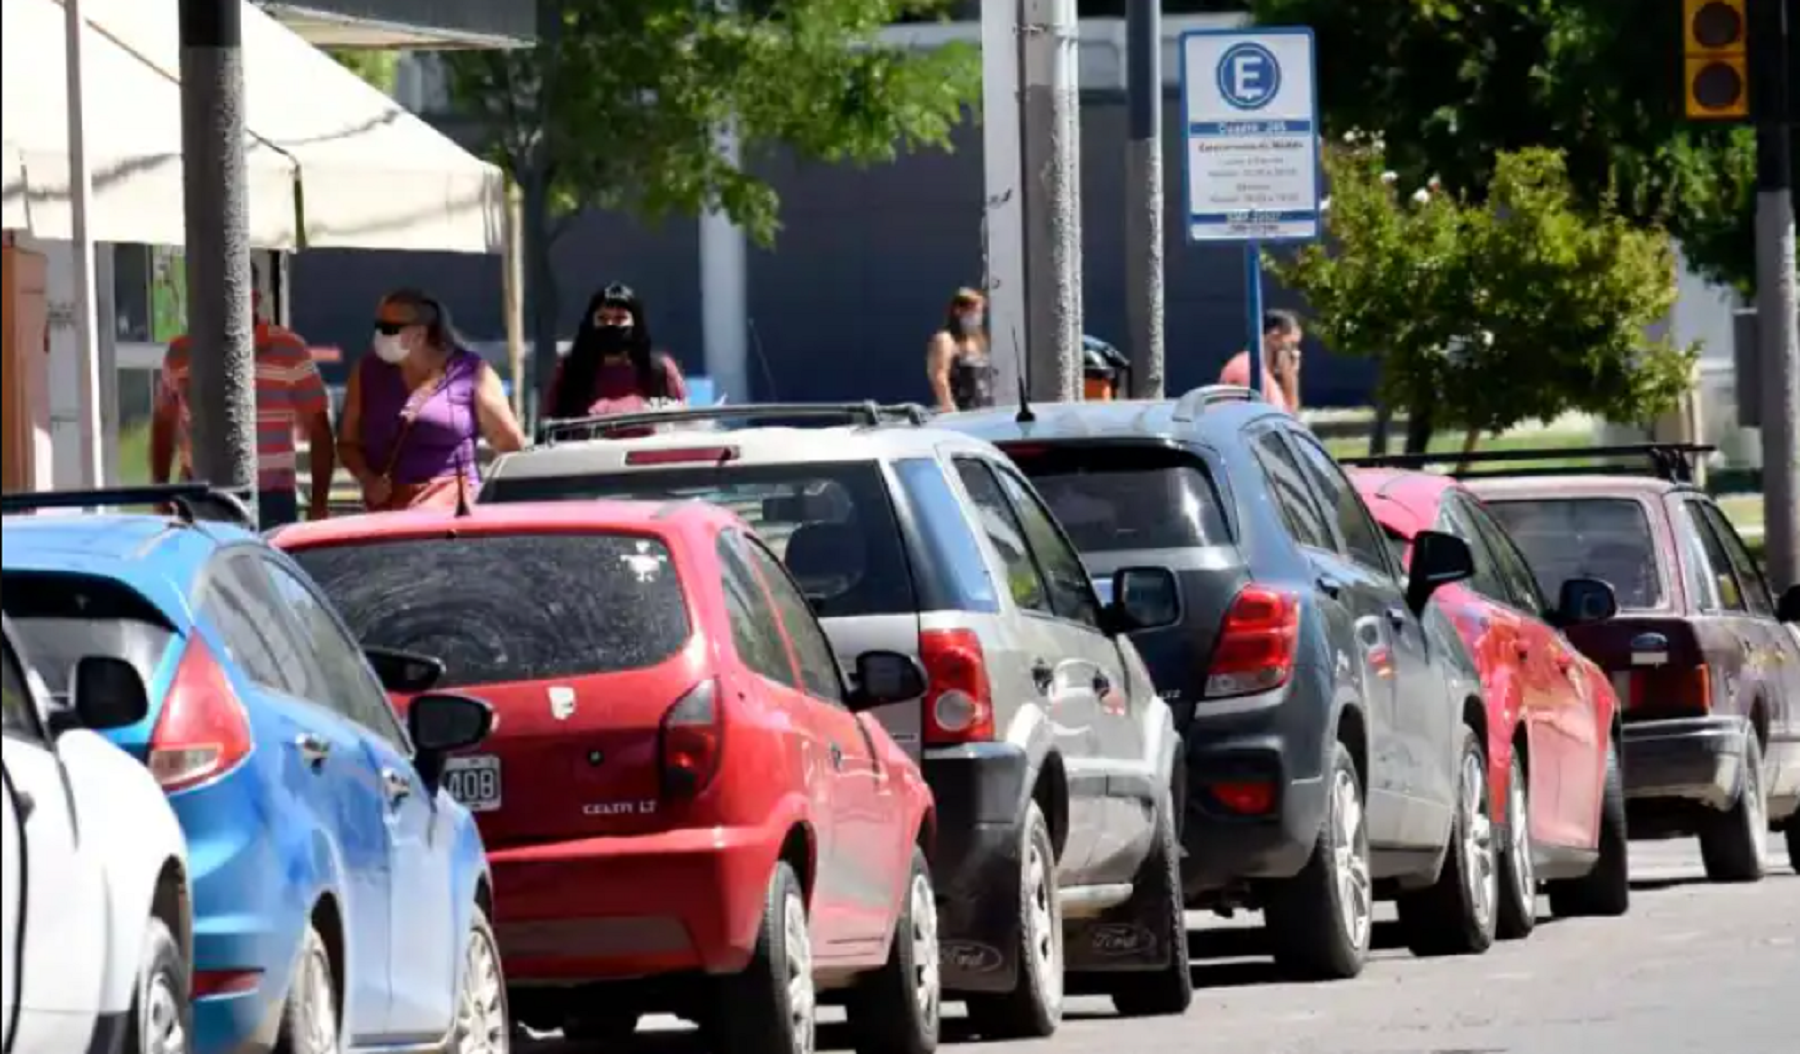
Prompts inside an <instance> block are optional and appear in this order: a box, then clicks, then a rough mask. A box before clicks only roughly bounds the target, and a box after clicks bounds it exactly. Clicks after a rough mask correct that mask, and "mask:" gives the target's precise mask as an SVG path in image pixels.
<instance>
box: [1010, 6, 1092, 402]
mask: <svg viewBox="0 0 1800 1054" xmlns="http://www.w3.org/2000/svg"><path fill="white" fill-rule="evenodd" d="M1020 2H1021V3H1022V5H1023V6H1022V9H1021V15H1020V18H1019V22H1020V29H1021V35H1020V68H1021V69H1022V71H1023V74H1024V76H1023V80H1024V83H1025V96H1024V115H1023V119H1022V121H1021V122H1020V124H1021V132H1022V137H1023V148H1022V153H1023V159H1024V178H1023V180H1022V181H1021V182H1022V186H1023V190H1024V192H1025V316H1026V320H1027V331H1026V362H1027V364H1028V371H1029V379H1028V385H1027V387H1028V389H1029V391H1030V393H1031V398H1032V399H1033V400H1035V401H1039V402H1065V401H1073V400H1075V399H1078V398H1080V392H1081V260H1080V245H1081V238H1080V226H1081V214H1080V213H1079V211H1077V208H1078V206H1077V200H1078V198H1077V188H1076V180H1078V179H1079V178H1080V169H1079V164H1080V160H1079V158H1078V157H1077V156H1076V154H1075V150H1076V149H1077V147H1076V145H1075V142H1074V140H1075V138H1076V137H1075V123H1074V122H1075V121H1077V120H1079V119H1080V117H1079V115H1080V100H1079V96H1078V94H1077V93H1078V85H1077V83H1076V80H1075V72H1074V69H1073V66H1074V63H1073V62H1072V61H1070V60H1071V58H1072V56H1071V50H1072V49H1073V48H1074V47H1076V46H1078V39H1077V37H1076V32H1077V22H1076V15H1075V2H1074V0H1020Z"/></svg>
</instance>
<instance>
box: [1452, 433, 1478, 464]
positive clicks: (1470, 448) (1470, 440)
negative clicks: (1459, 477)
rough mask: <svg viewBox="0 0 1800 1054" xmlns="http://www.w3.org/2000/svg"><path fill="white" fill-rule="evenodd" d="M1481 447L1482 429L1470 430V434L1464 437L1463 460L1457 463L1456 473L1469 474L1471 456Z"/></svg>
mask: <svg viewBox="0 0 1800 1054" xmlns="http://www.w3.org/2000/svg"><path fill="white" fill-rule="evenodd" d="M1480 445H1481V429H1479V428H1471V429H1469V430H1468V432H1467V433H1465V434H1464V435H1463V444H1462V459H1461V460H1459V461H1458V462H1457V463H1456V471H1458V472H1467V471H1468V470H1469V455H1470V454H1473V453H1474V452H1475V448H1476V447H1478V446H1480Z"/></svg>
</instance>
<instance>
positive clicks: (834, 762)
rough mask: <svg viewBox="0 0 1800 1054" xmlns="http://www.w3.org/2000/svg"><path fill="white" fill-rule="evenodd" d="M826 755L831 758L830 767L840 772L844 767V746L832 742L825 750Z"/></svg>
mask: <svg viewBox="0 0 1800 1054" xmlns="http://www.w3.org/2000/svg"><path fill="white" fill-rule="evenodd" d="M826 755H827V756H828V757H830V758H831V767H832V768H833V769H834V770H836V771H839V772H842V771H843V769H844V748H843V747H840V746H838V745H837V744H836V743H833V744H831V748H830V749H829V750H827V751H826Z"/></svg>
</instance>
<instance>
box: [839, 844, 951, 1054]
mask: <svg viewBox="0 0 1800 1054" xmlns="http://www.w3.org/2000/svg"><path fill="white" fill-rule="evenodd" d="M941 979H942V973H941V972H940V971H939V969H938V920H937V893H936V891H935V890H934V889H933V888H932V885H931V869H930V866H929V865H927V864H926V862H925V852H924V850H922V849H919V848H917V847H915V848H914V849H913V854H912V873H911V874H910V875H908V876H907V880H906V896H905V898H904V900H903V901H902V903H901V908H900V917H899V919H897V920H896V921H895V923H894V941H893V945H892V946H891V947H890V948H889V949H888V961H887V963H886V964H885V965H884V966H882V968H881V969H879V970H875V971H873V972H870V973H866V974H863V975H862V976H861V977H859V978H858V979H857V984H856V989H855V990H854V991H853V992H851V994H850V1005H849V1015H850V1028H851V1030H852V1031H853V1033H854V1034H855V1043H856V1051H857V1054H931V1052H932V1051H934V1050H936V1049H937V1045H938V1018H939V1009H940V1008H941V1005H942V996H943V989H942V987H941Z"/></svg>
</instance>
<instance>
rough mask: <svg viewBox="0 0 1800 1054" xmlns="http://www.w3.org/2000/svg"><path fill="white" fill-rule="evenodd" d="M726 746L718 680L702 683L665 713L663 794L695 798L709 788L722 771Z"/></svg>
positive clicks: (662, 735)
mask: <svg viewBox="0 0 1800 1054" xmlns="http://www.w3.org/2000/svg"><path fill="white" fill-rule="evenodd" d="M724 743H725V714H724V712H723V709H722V708H721V707H720V706H719V689H718V683H717V682H715V681H701V682H700V683H699V684H696V685H695V686H694V687H692V688H690V689H688V693H687V694H686V695H684V696H682V697H681V698H680V699H677V700H676V701H675V705H674V706H671V707H669V711H668V713H665V714H663V719H662V734H661V755H662V789H663V793H664V794H667V795H670V796H673V797H679V798H691V797H693V796H694V795H696V794H699V793H700V792H701V791H703V790H705V789H706V785H707V784H708V783H711V782H712V778H713V776H714V775H716V774H717V773H718V771H719V754H720V750H721V748H722V747H723V746H724Z"/></svg>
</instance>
